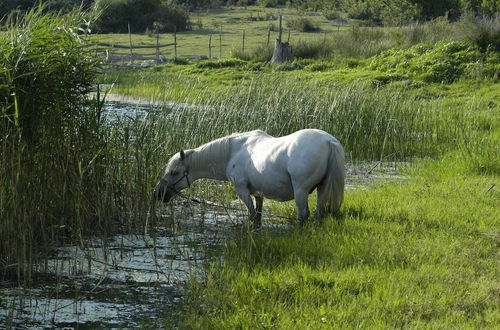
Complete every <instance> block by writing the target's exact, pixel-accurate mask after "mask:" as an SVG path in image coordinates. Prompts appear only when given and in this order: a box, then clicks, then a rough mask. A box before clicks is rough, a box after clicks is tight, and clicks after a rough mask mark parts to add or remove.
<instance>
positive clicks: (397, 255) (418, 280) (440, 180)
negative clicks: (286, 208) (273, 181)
mask: <svg viewBox="0 0 500 330" xmlns="http://www.w3.org/2000/svg"><path fill="white" fill-rule="evenodd" d="M462 166H463V162H462V161H460V159H455V158H453V157H450V158H449V159H444V160H442V161H427V162H422V163H419V165H417V166H416V168H412V169H409V170H408V171H409V172H408V173H407V174H410V175H411V179H410V180H409V182H407V183H404V184H395V185H388V186H382V187H379V188H373V189H368V190H351V191H348V192H347V194H346V198H345V201H346V204H345V205H344V207H343V210H344V216H343V217H342V219H341V220H340V221H338V220H335V219H331V218H330V219H325V220H323V221H322V222H320V223H315V222H313V223H309V224H308V225H306V226H304V227H299V226H297V227H293V226H292V227H291V228H289V229H283V230H280V232H279V233H276V231H267V230H265V229H264V230H263V231H262V232H260V233H257V234H253V235H250V236H245V237H242V238H240V239H235V240H233V241H231V242H229V243H228V244H227V246H228V247H227V248H226V252H225V254H224V259H223V261H221V262H219V263H214V264H212V265H211V266H210V268H209V271H208V276H207V280H206V283H205V284H204V285H202V286H196V285H194V286H192V291H191V295H192V296H191V299H192V300H191V304H192V305H191V306H192V308H193V310H192V311H191V313H190V314H189V315H188V317H187V320H186V322H187V324H188V325H189V326H192V327H194V328H199V327H201V328H268V327H276V328H285V329H286V328H313V329H316V328H325V329H329V328H345V327H347V328H350V327H370V328H372V327H377V328H379V327H384V328H387V327H388V328H395V327H403V326H404V327H410V328H423V327H432V328H450V327H452V328H454V327H459V328H492V327H494V326H495V324H498V322H499V320H500V313H499V312H500V311H499V308H498V304H499V302H500V295H499V288H500V282H499V280H498V278H499V275H500V274H499V271H498V243H499V241H498V232H499V230H500V228H499V227H500V225H499V223H498V211H499V208H498V201H499V200H500V193H499V190H498V189H492V190H490V191H488V189H489V188H490V187H491V186H492V184H494V183H495V182H498V178H499V177H498V176H496V177H484V176H476V175H470V174H468V172H467V170H466V168H464V167H462ZM200 306H203V307H201V309H200Z"/></svg>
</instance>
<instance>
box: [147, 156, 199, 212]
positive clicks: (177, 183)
mask: <svg viewBox="0 0 500 330" xmlns="http://www.w3.org/2000/svg"><path fill="white" fill-rule="evenodd" d="M191 153H192V151H191V150H190V151H186V152H184V151H183V150H181V152H179V153H178V154H175V155H174V156H173V157H172V158H170V160H169V161H168V163H167V167H166V169H165V173H164V174H163V176H162V178H161V179H160V182H158V184H157V185H156V188H155V191H154V194H153V196H154V198H155V199H157V200H161V201H164V202H165V203H167V202H168V201H170V199H171V198H172V197H174V196H175V195H177V194H178V193H180V191H181V190H182V189H185V188H187V187H189V186H190V185H191V181H190V179H189V165H188V159H187V158H188V157H189V155H191Z"/></svg>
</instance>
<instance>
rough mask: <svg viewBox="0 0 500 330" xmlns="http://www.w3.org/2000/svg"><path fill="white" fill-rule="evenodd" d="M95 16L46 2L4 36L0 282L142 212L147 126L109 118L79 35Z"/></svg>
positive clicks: (0, 46)
mask: <svg viewBox="0 0 500 330" xmlns="http://www.w3.org/2000/svg"><path fill="white" fill-rule="evenodd" d="M96 15H97V14H96V13H83V12H79V11H74V12H72V13H70V14H68V15H64V16H61V15H59V14H53V13H44V7H43V6H40V7H37V8H35V9H33V10H31V11H29V12H28V13H27V14H26V15H25V16H23V17H21V18H19V19H18V20H17V22H16V23H15V24H13V25H11V26H9V27H8V31H7V32H6V34H5V36H4V37H3V38H2V39H1V40H0V53H1V54H2V55H3V56H2V57H1V58H0V100H1V104H0V237H1V239H0V280H1V279H2V278H17V279H19V280H20V281H26V282H29V281H30V278H31V277H32V276H33V272H35V271H37V270H39V269H40V267H43V262H41V261H43V259H44V258H45V257H47V256H48V255H49V254H50V253H51V252H52V250H53V249H54V247H55V246H57V245H58V244H65V243H70V242H74V241H80V240H81V239H82V238H83V237H84V236H85V235H86V234H88V233H90V232H92V233H93V234H95V235H100V236H102V237H105V236H106V235H107V233H110V232H112V231H116V230H121V229H123V228H135V227H141V226H142V223H144V221H145V220H146V219H145V214H146V210H147V209H148V207H149V204H148V203H149V200H150V192H149V191H150V190H152V188H151V186H152V184H153V183H152V181H153V180H152V178H150V179H149V181H148V179H147V178H146V177H147V176H148V175H154V176H155V177H156V175H157V173H156V172H154V171H152V170H151V169H150V168H148V165H147V164H148V163H151V164H156V163H155V162H151V160H150V158H149V157H151V155H152V153H151V152H150V151H151V149H148V147H147V146H150V145H152V144H150V141H148V142H147V143H146V142H144V138H145V137H146V136H147V134H149V131H147V132H146V131H145V130H144V128H143V127H142V126H141V125H139V124H137V123H136V124H134V122H133V121H132V122H127V123H115V124H113V126H111V125H110V124H109V123H107V122H105V121H104V120H103V118H104V117H103V110H104V108H103V102H102V96H101V95H100V94H99V91H98V90H97V89H96V87H95V86H96V84H95V83H96V80H97V74H98V72H99V63H98V61H97V60H96V59H95V58H96V57H95V54H94V49H93V46H92V44H91V43H89V42H88V40H87V38H86V37H85V34H84V33H83V32H85V29H87V28H88V22H92V20H93V19H95V17H96ZM90 92H95V94H94V95H95V96H94V97H90V96H89V93H90ZM144 146H146V147H144ZM148 178H149V177H148ZM146 182H149V183H148V184H146ZM132 190H133V191H134V192H132ZM131 196H135V198H132V197H131ZM138 218H140V219H141V221H140V223H141V224H140V225H139V224H136V222H135V219H138Z"/></svg>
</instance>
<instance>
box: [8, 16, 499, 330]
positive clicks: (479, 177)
mask: <svg viewBox="0 0 500 330" xmlns="http://www.w3.org/2000/svg"><path fill="white" fill-rule="evenodd" d="M250 10H251V11H241V12H240V13H238V15H235V14H234V13H235V12H237V11H236V10H233V9H224V10H222V11H220V12H219V13H212V14H211V15H207V16H204V15H201V14H200V17H201V20H202V26H203V30H201V31H205V34H204V35H203V34H202V33H200V34H197V33H196V31H193V32H189V33H184V34H182V36H185V37H186V39H185V40H186V43H189V44H190V45H191V46H192V47H193V48H192V49H191V50H190V49H187V51H186V53H184V55H183V56H186V55H189V54H190V53H191V54H193V53H195V54H196V55H200V52H201V53H203V52H202V50H203V47H205V46H204V45H205V42H206V39H204V38H206V37H207V35H208V34H209V33H211V32H214V31H216V28H215V26H216V25H217V26H218V23H217V22H220V21H224V24H223V30H226V28H224V26H225V25H226V24H227V25H228V28H227V31H231V33H232V32H234V34H233V37H234V43H235V44H236V45H237V46H236V47H239V46H238V40H239V35H240V33H241V32H242V28H243V27H244V26H245V29H246V26H247V21H248V22H253V21H250V20H245V21H243V19H242V18H241V17H249V16H250V15H252V17H255V16H258V15H262V16H264V15H265V13H266V12H265V11H261V12H260V13H259V12H258V11H256V10H257V9H255V8H253V9H250ZM252 11H253V12H252ZM236 16H238V17H239V19H235V17H236ZM313 18H314V19H319V20H322V19H323V18H321V17H317V16H314V17H313ZM196 21H197V19H196V18H195V19H194V22H196ZM231 21H235V22H237V23H234V24H235V25H234V26H231V25H230V22H231ZM37 22H38V24H39V25H36V24H29V26H35V28H33V29H34V30H33V31H31V32H40V34H41V37H35V38H33V39H29V38H26V39H22V40H20V41H22V42H23V43H20V44H19V45H17V44H14V46H15V47H14V51H15V52H14V51H12V49H11V47H12V44H13V43H8V42H7V43H3V44H2V47H4V49H6V51H5V53H6V54H14V55H16V56H17V57H16V56H11V57H5V64H4V71H3V72H6V73H10V72H11V66H12V64H11V63H21V64H23V66H22V68H24V69H25V70H26V72H25V73H23V72H22V71H19V72H17V71H16V74H18V76H17V78H16V79H12V81H10V80H8V81H7V80H6V81H7V82H9V84H10V85H8V86H6V87H2V88H4V89H2V90H1V91H2V92H5V94H2V95H5V99H6V100H9V102H10V103H8V104H7V105H6V106H5V107H4V108H2V111H3V112H4V113H5V116H4V117H0V118H5V120H3V121H2V122H1V123H2V125H4V126H5V127H6V128H8V129H5V130H2V133H3V132H7V133H6V134H4V135H2V140H0V142H1V143H2V144H1V146H2V148H1V149H0V152H1V153H2V155H3V157H1V158H0V165H1V166H0V179H1V181H0V182H1V183H2V184H1V185H0V188H1V191H0V206H2V207H0V211H1V212H3V213H1V214H2V217H1V220H2V222H1V224H2V226H1V227H0V229H1V230H2V235H3V236H2V237H8V239H6V240H3V241H2V243H3V245H0V246H2V249H3V250H2V251H6V253H4V255H6V256H7V257H5V256H4V255H2V258H3V259H2V260H0V265H1V266H2V267H3V268H2V276H4V274H5V276H7V277H8V276H12V272H17V276H18V277H19V278H28V279H29V277H30V276H32V274H35V275H36V273H34V271H35V270H36V269H37V267H43V265H42V266H40V265H41V264H43V263H40V260H43V258H44V257H47V256H48V255H50V253H51V252H52V251H53V246H54V245H57V244H63V243H69V242H75V241H77V242H80V241H82V240H84V239H85V238H87V237H89V234H90V235H92V234H94V235H95V233H96V232H99V233H100V235H101V236H102V239H103V240H105V239H106V236H107V235H112V234H113V233H114V232H116V231H117V230H122V231H131V232H134V230H137V229H138V228H139V229H140V230H144V228H146V227H147V226H151V227H152V228H154V226H155V224H156V221H158V219H157V218H156V217H155V214H154V212H151V210H152V207H153V205H152V204H151V200H150V196H151V194H150V192H151V191H152V189H153V187H154V185H155V183H156V181H157V180H158V178H159V175H160V173H161V171H162V167H163V165H164V163H165V161H166V159H168V157H169V156H170V155H171V154H173V153H174V152H177V151H178V150H179V149H180V148H191V147H195V146H197V145H199V144H201V143H204V142H207V141H210V140H212V139H215V138H217V137H220V136H224V135H226V134H229V133H233V132H235V131H247V130H251V129H256V128H260V129H264V130H266V131H268V132H269V133H270V134H273V135H285V134H288V133H291V132H293V131H296V130H298V129H301V128H307V127H315V128H321V129H324V130H326V131H328V132H330V133H332V134H333V135H335V136H336V137H338V138H339V140H340V141H341V142H342V143H343V145H344V147H345V149H346V155H347V160H348V161H349V162H352V163H362V162H365V161H375V162H379V161H380V162H384V161H394V162H399V163H400V164H402V165H400V166H398V168H400V170H401V173H400V174H401V175H404V176H405V177H406V178H407V180H405V181H403V182H398V183H391V184H385V185H381V184H378V185H374V186H367V187H365V188H363V189H353V190H348V191H347V193H346V198H345V204H344V205H343V207H342V212H343V216H342V217H341V218H339V219H333V218H327V219H324V220H323V221H320V222H315V221H312V220H311V221H310V222H309V223H307V224H306V225H305V226H297V225H296V224H295V223H294V222H290V223H289V224H288V225H286V226H283V227H280V228H279V229H276V228H272V226H264V228H263V229H261V230H260V231H257V232H248V233H246V234H243V235H241V236H239V237H237V238H233V239H231V240H228V241H227V242H226V244H225V246H224V251H223V253H222V255H221V257H220V258H214V259H213V260H212V262H211V263H210V264H208V265H206V271H207V275H206V277H205V278H204V280H203V281H202V282H201V283H200V282H199V281H197V280H194V279H193V281H192V282H190V283H189V284H188V286H187V288H186V291H187V297H188V298H187V299H188V301H187V307H186V313H184V314H183V316H182V319H181V320H179V321H178V324H177V325H178V326H182V327H192V328H270V327H277V328H285V329H286V328H325V329H326V328H349V327H370V328H371V327H376V328H385V327H392V328H395V327H409V328H425V327H429V328H494V327H495V326H496V325H497V324H499V322H500V310H499V306H500V282H499V280H498V279H499V278H500V277H499V275H500V274H499V268H498V262H499V260H498V257H499V249H498V248H499V243H500V241H499V233H500V221H499V217H498V214H500V208H499V205H500V203H499V202H500V190H499V184H500V183H499V181H500V149H499V147H498V146H499V145H500V87H499V84H498V77H499V74H498V70H499V65H500V61H499V58H498V57H499V52H498V51H495V50H492V49H487V50H480V49H479V48H478V47H476V46H474V44H473V43H471V42H470V41H464V40H462V39H461V37H457V38H450V39H449V40H445V41H442V40H443V38H444V37H443V36H445V35H450V33H451V32H450V31H455V32H456V31H462V30H454V27H455V25H453V27H450V25H448V23H446V24H444V23H443V22H433V23H430V24H429V25H426V26H425V27H422V29H421V27H419V26H417V27H415V26H414V27H407V28H404V29H400V30H401V33H400V34H396V35H394V31H392V32H391V31H384V30H382V29H381V30H377V29H375V30H372V29H371V28H368V29H366V30H357V28H354V29H352V27H350V28H347V30H346V31H345V35H344V37H345V39H339V38H337V39H335V40H337V41H335V40H334V39H333V38H332V41H331V43H329V45H336V43H335V42H338V40H343V42H346V43H345V45H346V47H345V49H344V50H342V52H334V53H332V54H330V55H331V56H328V57H324V56H319V59H299V60H297V61H295V62H294V63H290V64H287V65H285V67H284V69H283V68H282V69H283V70H282V71H276V69H277V66H273V65H270V64H268V63H265V62H259V61H255V60H242V59H236V58H228V59H223V60H217V61H200V62H194V63H191V62H187V61H179V62H177V64H175V63H172V64H168V65H164V66H156V67H151V68H148V69H135V70H131V69H116V68H109V70H107V71H105V72H104V73H102V74H101V75H100V77H99V82H100V83H112V84H114V86H113V88H112V89H111V92H112V93H120V94H128V95H132V96H135V97H140V98H145V99H147V100H151V99H154V100H155V101H157V102H158V103H159V104H160V107H159V108H155V109H152V111H150V113H149V114H148V116H146V117H145V118H138V119H134V118H131V119H130V120H122V121H117V122H116V123H113V124H108V123H104V122H103V121H102V120H101V114H102V113H101V111H102V100H94V102H92V103H88V102H87V101H86V99H85V98H84V97H83V95H86V94H87V90H84V91H83V92H82V94H77V96H78V101H80V97H81V101H82V102H83V103H82V105H81V106H80V103H78V104H77V106H73V105H72V104H69V105H68V104H65V103H64V102H67V100H66V99H65V97H64V95H66V94H57V96H56V95H54V96H53V94H50V93H49V92H50V91H52V92H54V91H55V89H54V88H49V87H48V86H50V84H51V83H53V82H54V81H59V78H57V77H59V76H62V74H61V75H59V74H58V73H59V72H62V73H68V77H67V79H68V81H74V80H73V79H75V80H76V78H82V77H84V78H85V77H86V75H84V74H78V75H77V76H76V77H74V76H71V75H69V73H71V72H73V71H72V70H70V69H67V68H68V67H69V68H72V67H75V65H76V64H81V63H90V64H92V62H91V61H79V57H78V54H79V52H78V50H79V49H80V48H78V47H75V48H74V52H73V53H72V54H74V58H75V63H76V64H74V63H73V62H71V63H70V62H68V63H69V64H68V65H67V66H59V63H60V62H61V63H66V62H64V61H62V59H61V61H56V60H54V59H56V58H57V56H60V54H62V53H63V52H62V51H60V49H67V47H66V44H64V43H63V42H61V46H60V47H59V46H58V44H56V43H55V42H53V40H54V38H49V37H47V36H48V35H49V34H54V35H56V36H58V38H60V40H62V41H64V42H68V43H70V42H74V40H79V39H78V38H76V37H75V38H70V39H67V37H68V35H67V34H65V33H62V32H61V31H62V30H61V29H58V28H57V26H58V25H62V22H63V21H62V22H61V21H55V23H54V24H46V21H45V20H44V18H41V19H38V18H37V19H36V20H35V23H37ZM268 23H269V22H266V21H257V22H255V24H256V27H257V25H258V24H260V25H259V26H260V30H259V31H260V32H259V33H260V34H259V35H258V38H257V39H258V40H257V41H256V43H255V45H257V44H258V43H260V42H264V41H265V39H266V38H267V36H266V33H267V32H266V27H267V24H268ZM250 24H254V23H248V25H250ZM457 26H458V25H457ZM44 27H45V28H46V30H45V29H43V28H44ZM256 27H255V29H256V30H257V28H256ZM321 29H326V28H324V27H323V26H322V27H321ZM330 31H331V34H334V33H337V32H335V26H331V27H330ZM348 31H352V32H348ZM361 32H362V33H361ZM16 33H17V31H12V33H11V34H9V36H13V39H12V40H18V39H17V38H16V37H15V35H17V34H16ZM341 33H342V32H340V34H341ZM19 34H20V33H19ZM361 34H362V35H363V36H364V37H363V38H364V39H363V38H362V37H361ZM26 35H28V36H29V35H35V36H37V35H36V34H34V33H27V34H26ZM308 36H309V34H308ZM314 36H315V38H317V37H318V36H320V37H321V35H320V34H319V35H318V34H317V33H316V34H314ZM105 37H109V36H102V38H105ZM196 37H198V39H195V38H196ZM111 38H113V39H115V40H118V39H119V38H123V39H122V40H123V41H121V42H123V43H126V42H127V39H126V38H128V36H121V35H115V36H111ZM141 38H144V40H145V41H143V42H144V43H146V41H147V40H149V39H146V38H150V37H148V36H147V35H145V36H142V37H141ZM189 38H193V39H189ZM292 38H293V35H292ZM328 38H329V37H328V36H327V40H328ZM150 39H151V40H153V39H152V38H150ZM262 39H264V40H262ZM180 40H181V39H180ZM188 40H190V42H187V41H188ZM196 40H198V41H196ZM228 40H229V39H228ZM292 40H293V39H292ZM322 40H323V39H320V41H322ZM365 40H368V41H370V43H369V44H370V45H373V47H372V48H370V47H367V46H366V45H367V44H366V43H365ZM49 41H50V42H49ZM191 41H192V42H191ZM421 42H425V43H421ZM315 43H316V44H315ZM75 44H76V43H75ZM320 44H327V42H320ZM40 45H41V46H43V47H40ZM230 45H231V43H230V42H229V41H227V47H228V48H229V47H230ZM311 45H312V46H311ZM55 46H57V47H55ZM348 46H350V47H348ZM58 47H59V48H58ZM196 47H199V48H196ZM251 47H252V43H249V49H252V48H251ZM307 47H310V48H316V49H318V48H320V47H319V46H318V44H317V41H314V42H311V43H309V44H307V45H305V46H302V50H303V49H304V48H307ZM367 48H369V51H366V49H367ZM390 48H393V49H392V50H389V51H384V50H386V49H390ZM299 49H301V48H300V47H297V48H296V50H299ZM40 50H51V53H47V52H46V51H44V52H43V53H42V54H40ZM308 52H316V50H313V49H309V50H308ZM88 53H89V52H87V53H86V54H88ZM47 54H51V55H50V56H49V55H47ZM57 54H59V55H57ZM205 54H206V52H205ZM215 56H217V52H216V51H215ZM223 57H224V55H223ZM66 58H67V56H66V57H65V61H67V59H66ZM72 58H73V57H72ZM48 64H51V65H52V66H51V67H53V68H56V69H57V70H55V69H54V70H45V69H44V68H47V67H48ZM93 68H94V67H93V66H92V67H90V68H89V70H90V69H92V70H93ZM54 72H55V74H57V75H56V76H52V75H51V74H54ZM91 72H92V73H94V71H91ZM5 76H6V77H10V76H8V75H5ZM26 77H27V78H26ZM32 77H36V79H34V78H32ZM21 78H23V79H24V80H22V79H21ZM41 78H45V80H42V83H41V85H40V86H39V85H34V86H36V87H37V88H39V89H40V90H41V91H43V92H44V93H42V92H41V93H26V91H27V90H32V89H27V88H26V86H31V85H30V84H31V83H34V84H35V83H39V81H40V79H41ZM91 78H92V79H93V77H89V79H88V80H85V83H86V84H87V85H89V86H91V85H92V86H93V80H91ZM20 82H21V83H23V84H20ZM39 84H40V83H39ZM62 85H63V87H68V91H67V93H68V95H71V94H70V92H73V91H74V90H73V88H72V85H71V83H70V82H68V83H67V84H66V83H65V84H62ZM87 85H85V86H87ZM57 86H59V85H57ZM7 87H8V88H7ZM30 88H31V87H30ZM33 88H34V87H33ZM12 91H14V92H16V93H12ZM21 92H23V93H24V94H23V93H21ZM46 95H50V96H46ZM60 95H63V97H61V96H60ZM18 98H19V100H22V101H24V102H26V104H28V105H33V106H32V107H31V108H28V107H27V106H22V107H20V111H19V106H18V104H20V103H19V102H18ZM39 98H42V100H41V101H40V100H39ZM59 98H61V100H60V103H56V105H57V106H59V107H60V108H57V107H54V106H53V105H52V103H50V101H52V102H54V100H55V101H59ZM10 100H12V101H10ZM42 101H43V102H42ZM63 101H64V102H63ZM84 101H85V102H84ZM30 102H31V103H30ZM168 102H176V103H189V104H197V105H203V106H200V107H197V108H193V107H191V106H186V107H182V106H180V107H175V108H174V109H172V108H171V107H170V106H169V103H168ZM39 104H42V105H47V106H46V108H43V109H45V111H46V113H47V114H52V115H53V116H52V117H54V118H52V117H48V116H40V118H38V117H37V116H35V115H36V114H39V113H40V112H39V111H38V112H37V111H35V110H39V109H40V107H39ZM26 109H34V110H33V113H34V114H35V115H32V117H33V118H35V119H39V120H40V122H41V123H42V124H44V125H40V124H39V123H38V122H34V123H33V125H34V126H35V127H39V130H38V131H36V132H35V133H37V134H38V135H35V137H36V139H33V140H34V141H36V144H34V143H33V140H28V141H25V139H27V137H25V135H24V134H23V133H25V132H28V130H25V131H23V130H21V129H19V127H18V124H17V123H16V121H15V119H16V118H17V116H19V112H21V114H22V115H26V116H27V115H28V114H24V113H23V112H22V111H26ZM54 109H61V113H62V114H65V113H67V115H66V116H62V115H61V116H57V113H55V112H54ZM82 109H85V111H80V110H82ZM153 110H155V111H153ZM44 114H45V112H44ZM70 115H72V116H70ZM59 117H64V119H65V122H64V123H63V124H64V125H59V121H58V120H56V119H58V118H59ZM66 117H67V118H66ZM10 118H14V119H13V120H9V119H10ZM30 118H31V117H30ZM49 119H52V120H49ZM43 120H46V121H47V122H45V121H43ZM36 125H38V126H36ZM59 130H61V132H59ZM87 131H88V132H87ZM56 133H57V134H56ZM85 134H87V135H85ZM32 146H33V147H32ZM40 146H42V147H43V148H40ZM56 147H57V148H56ZM56 149H57V150H56ZM59 149H60V150H59ZM54 155H55V156H54ZM47 187H49V189H46V188H47ZM187 193H188V194H189V193H194V194H199V195H201V196H203V197H206V198H207V199H210V200H218V201H221V202H228V203H229V202H231V201H232V200H234V199H235V196H234V194H233V193H231V190H230V189H228V188H227V187H222V188H221V187H220V186H219V185H213V186H212V185H209V184H208V183H207V182H203V183H201V184H195V185H194V188H193V189H192V190H191V191H190V192H189V191H188V192H187ZM55 201H57V202H55ZM311 203H312V204H314V201H313V199H311ZM33 205H35V206H36V207H33ZM311 207H312V209H314V205H311ZM265 209H266V210H270V211H272V212H273V214H275V215H281V216H286V217H294V216H295V210H294V205H293V203H271V202H269V201H266V202H265ZM145 214H148V216H147V217H145V216H144V215H145ZM145 218H146V219H145ZM19 219H22V221H19ZM33 219H36V220H37V221H36V222H35V221H33ZM145 221H146V222H147V224H145V223H144V222H145ZM273 222H274V220H273V217H272V216H271V217H270V219H268V220H267V223H265V225H269V224H272V223H273ZM4 233H5V234H4ZM16 244H17V245H16ZM9 253H10V254H9ZM14 275H16V274H14Z"/></svg>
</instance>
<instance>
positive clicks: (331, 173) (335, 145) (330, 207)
mask: <svg viewBox="0 0 500 330" xmlns="http://www.w3.org/2000/svg"><path fill="white" fill-rule="evenodd" d="M344 166H345V165H344V148H342V145H341V144H340V143H339V142H338V141H336V140H335V141H331V142H330V155H329V156H328V166H327V170H326V174H325V177H324V178H323V182H322V183H321V185H324V186H323V187H321V188H322V189H321V190H322V191H323V193H324V195H323V203H324V204H323V211H324V212H327V213H330V214H333V215H338V213H339V210H340V206H341V205H342V202H343V201H344V184H345V167H344Z"/></svg>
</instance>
